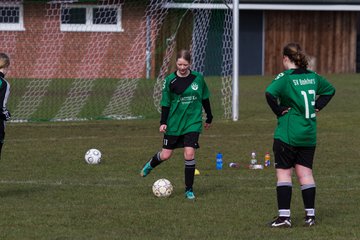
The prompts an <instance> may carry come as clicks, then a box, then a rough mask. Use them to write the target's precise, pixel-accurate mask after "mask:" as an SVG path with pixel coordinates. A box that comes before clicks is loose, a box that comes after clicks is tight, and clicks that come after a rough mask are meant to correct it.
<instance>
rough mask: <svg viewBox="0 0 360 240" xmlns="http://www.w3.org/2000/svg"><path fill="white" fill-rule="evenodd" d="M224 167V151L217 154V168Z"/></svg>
mask: <svg viewBox="0 0 360 240" xmlns="http://www.w3.org/2000/svg"><path fill="white" fill-rule="evenodd" d="M222 167H223V155H222V153H218V154H216V169H217V170H221V169H222Z"/></svg>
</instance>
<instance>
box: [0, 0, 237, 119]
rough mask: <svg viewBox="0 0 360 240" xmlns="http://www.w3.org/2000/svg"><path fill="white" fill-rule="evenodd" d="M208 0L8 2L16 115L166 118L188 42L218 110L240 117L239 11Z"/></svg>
mask: <svg viewBox="0 0 360 240" xmlns="http://www.w3.org/2000/svg"><path fill="white" fill-rule="evenodd" d="M200 2H201V3H202V5H201V7H199V6H200V5H197V6H198V7H196V8H193V7H192V5H191V3H189V1H187V4H185V5H184V4H181V3H180V2H177V1H161V0H150V1H145V0H133V1H123V0H122V1H120V0H53V1H45V0H40V1H39V0H37V1H35V0H29V1H21V0H9V1H6V2H3V3H0V41H1V46H0V52H5V53H7V54H8V55H9V56H10V58H11V68H10V71H9V73H8V74H7V79H8V80H9V82H10V84H11V95H10V100H9V103H8V107H9V109H10V111H11V112H12V117H13V118H12V119H13V120H12V121H17V122H20V121H70V120H88V119H133V118H158V117H159V109H160V106H159V104H160V99H161V88H162V82H163V80H164V78H165V76H166V75H167V74H169V73H170V72H171V71H174V65H175V64H174V63H175V55H176V52H177V51H178V50H180V49H183V48H186V49H190V51H191V53H192V69H193V70H195V71H198V72H201V73H203V74H204V75H205V76H206V78H208V79H209V81H207V82H208V85H210V89H212V87H213V88H214V91H213V92H212V94H213V95H214V99H217V100H216V101H213V102H212V105H214V108H215V110H216V111H217V113H218V114H221V115H222V116H223V117H224V118H230V117H231V111H232V110H231V99H232V97H231V95H232V10H231V9H230V8H227V7H222V8H215V7H212V6H218V4H214V3H212V1H210V0H205V1H194V3H200ZM189 4H190V5H189ZM223 6H226V4H223Z"/></svg>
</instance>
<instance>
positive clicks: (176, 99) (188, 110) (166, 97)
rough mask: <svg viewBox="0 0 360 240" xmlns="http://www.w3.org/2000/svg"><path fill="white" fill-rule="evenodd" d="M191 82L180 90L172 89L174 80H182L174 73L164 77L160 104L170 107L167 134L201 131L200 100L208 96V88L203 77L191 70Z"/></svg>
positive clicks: (174, 134)
mask: <svg viewBox="0 0 360 240" xmlns="http://www.w3.org/2000/svg"><path fill="white" fill-rule="evenodd" d="M189 77H190V78H187V79H191V82H189V84H188V86H187V87H186V88H185V89H184V90H182V91H181V92H176V91H174V90H173V87H172V86H173V85H174V84H175V81H182V80H183V79H182V78H179V77H177V75H176V74H175V73H172V74H170V75H169V76H167V77H166V78H165V81H164V84H163V90H162V99H161V106H164V107H170V112H169V116H168V119H167V129H166V134H167V135H173V136H180V135H183V134H185V133H189V132H201V131H202V100H204V99H207V98H209V96H210V93H209V89H208V87H207V85H206V83H205V80H204V77H203V76H202V75H201V74H200V73H198V72H194V71H191V73H190V76H189Z"/></svg>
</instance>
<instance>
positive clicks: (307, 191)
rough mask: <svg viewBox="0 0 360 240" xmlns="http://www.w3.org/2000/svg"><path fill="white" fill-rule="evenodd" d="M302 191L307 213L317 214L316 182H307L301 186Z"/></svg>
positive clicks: (309, 214)
mask: <svg viewBox="0 0 360 240" xmlns="http://www.w3.org/2000/svg"><path fill="white" fill-rule="evenodd" d="M301 193H302V198H303V202H304V207H305V211H306V214H307V215H308V216H315V210H314V209H315V195H316V187H315V184H305V185H302V186H301Z"/></svg>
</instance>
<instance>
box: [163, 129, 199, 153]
mask: <svg viewBox="0 0 360 240" xmlns="http://www.w3.org/2000/svg"><path fill="white" fill-rule="evenodd" d="M199 136H200V133H199V132H190V133H185V134H184V135H180V136H172V135H166V134H165V135H164V139H163V148H165V149H175V148H183V147H192V148H195V149H197V148H199V147H200V146H199V143H198V141H199Z"/></svg>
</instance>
